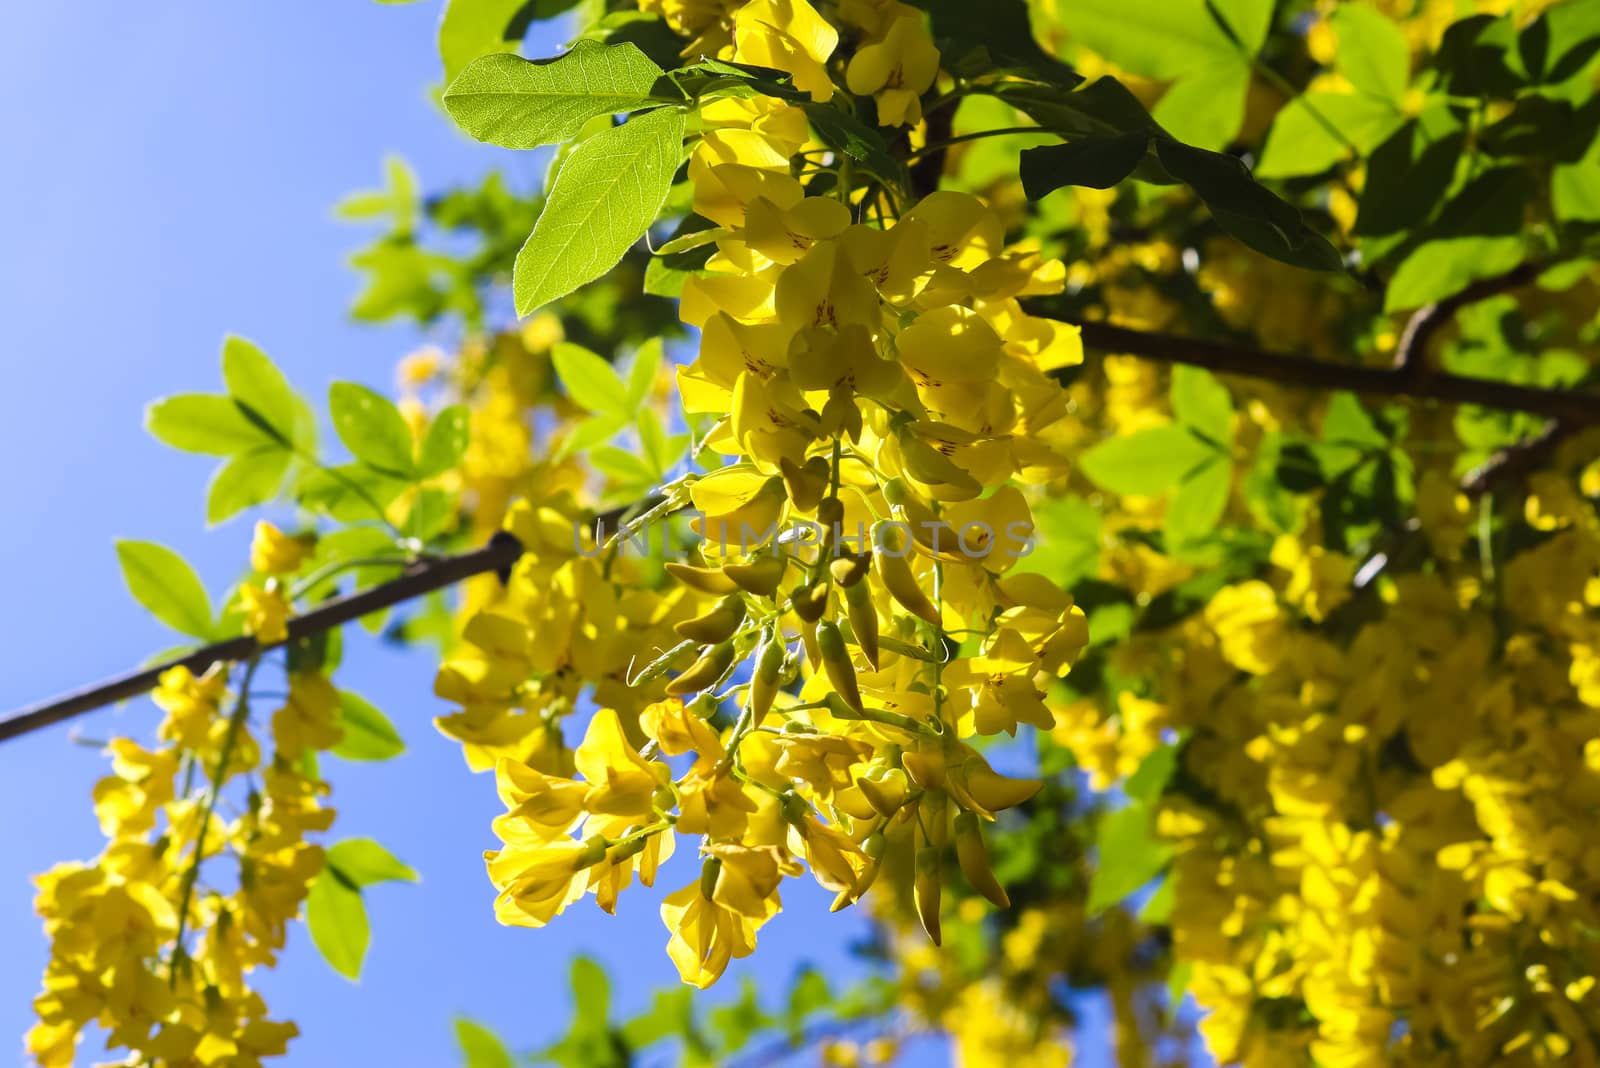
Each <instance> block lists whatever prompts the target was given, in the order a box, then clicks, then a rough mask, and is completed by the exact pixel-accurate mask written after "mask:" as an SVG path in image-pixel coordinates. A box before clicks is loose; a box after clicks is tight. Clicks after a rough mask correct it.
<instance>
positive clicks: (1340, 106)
mask: <svg viewBox="0 0 1600 1068" xmlns="http://www.w3.org/2000/svg"><path fill="white" fill-rule="evenodd" d="M1318 116H1321V117H1320V118H1318ZM1404 123H1405V115H1404V114H1403V113H1402V112H1401V111H1400V110H1399V108H1397V107H1395V106H1394V105H1393V104H1391V103H1390V102H1389V101H1387V100H1382V99H1379V98H1377V97H1372V96H1366V95H1364V94H1362V93H1330V92H1311V93H1305V94H1303V95H1301V96H1297V97H1295V98H1294V99H1293V100H1291V101H1289V105H1288V106H1287V107H1285V108H1284V109H1283V110H1282V111H1280V112H1278V115H1277V117H1276V118H1275V119H1273V120H1272V129H1271V130H1269V131H1268V132H1267V143H1266V146H1265V147H1264V148H1262V150H1261V162H1260V163H1259V164H1257V165H1256V176H1257V177H1259V178H1292V177H1295V176H1297V175H1302V174H1320V173H1322V172H1323V171H1325V170H1327V169H1328V168H1329V167H1332V166H1333V165H1334V164H1336V163H1338V162H1339V161H1341V160H1343V159H1346V158H1348V157H1349V156H1350V155H1351V154H1352V151H1351V146H1354V149H1355V151H1356V152H1359V153H1366V152H1370V151H1371V150H1372V149H1374V148H1376V147H1377V146H1378V145H1380V144H1382V143H1383V141H1384V139H1385V138H1387V137H1388V136H1389V135H1390V134H1392V133H1394V132H1395V131H1396V130H1397V129H1399V128H1400V127H1401V125H1403V124H1404ZM1330 125H1331V126H1332V127H1333V129H1334V130H1336V131H1338V135H1339V136H1335V134H1334V133H1333V132H1330V131H1329V129H1328V126H1330ZM1347 142H1348V143H1347Z"/></svg>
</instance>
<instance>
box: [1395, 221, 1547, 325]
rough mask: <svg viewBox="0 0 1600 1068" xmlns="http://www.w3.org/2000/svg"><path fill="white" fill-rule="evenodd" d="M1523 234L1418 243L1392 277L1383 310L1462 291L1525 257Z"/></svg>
mask: <svg viewBox="0 0 1600 1068" xmlns="http://www.w3.org/2000/svg"><path fill="white" fill-rule="evenodd" d="M1523 256H1524V252H1523V239H1522V238H1520V237H1511V236H1506V237H1447V238H1441V239H1439V240H1437V241H1428V242H1425V243H1423V244H1422V245H1419V246H1418V247H1417V248H1416V249H1415V250H1414V251H1413V252H1412V253H1411V255H1409V256H1407V257H1406V258H1405V260H1404V261H1403V262H1402V263H1401V264H1400V266H1399V268H1397V269H1396V270H1395V272H1394V277H1393V278H1391V279H1390V280H1389V288H1388V290H1387V292H1386V293H1385V294H1384V303H1383V310H1384V311H1390V312H1393V311H1406V310H1408V309H1410V308H1420V307H1421V306H1422V305H1424V304H1431V303H1432V302H1434V301H1436V300H1440V299H1442V298H1444V297H1448V296H1450V295H1451V294H1454V293H1459V292H1461V291H1462V290H1463V289H1465V288H1467V286H1469V285H1471V284H1472V283H1473V282H1476V281H1478V280H1479V279H1480V278H1490V277H1493V276H1494V275H1497V274H1504V273H1505V272H1506V271H1509V270H1511V269H1512V268H1513V267H1515V266H1516V265H1517V264H1519V263H1521V262H1522V260H1523Z"/></svg>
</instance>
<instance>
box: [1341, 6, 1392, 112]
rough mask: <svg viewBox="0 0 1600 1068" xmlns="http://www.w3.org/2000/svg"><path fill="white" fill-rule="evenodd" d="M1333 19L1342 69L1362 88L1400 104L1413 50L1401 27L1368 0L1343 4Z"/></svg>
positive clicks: (1356, 85) (1343, 72) (1351, 80)
mask: <svg viewBox="0 0 1600 1068" xmlns="http://www.w3.org/2000/svg"><path fill="white" fill-rule="evenodd" d="M1332 21H1333V31H1334V33H1335V34H1336V35H1337V37H1338V40H1339V52H1338V57H1339V58H1338V64H1339V73H1341V74H1343V75H1344V76H1345V77H1346V78H1347V79H1349V81H1350V84H1351V85H1353V86H1355V87H1356V89H1358V90H1359V91H1361V92H1363V93H1367V94H1368V95H1370V96H1375V97H1379V98H1380V99H1384V100H1388V101H1391V102H1393V103H1394V104H1396V105H1398V104H1399V103H1400V101H1401V100H1403V99H1404V98H1405V95H1406V84H1407V83H1408V82H1409V81H1410V79H1411V50H1410V48H1409V47H1408V46H1407V45H1406V39H1405V35H1404V34H1402V33H1401V32H1400V27H1399V26H1398V25H1396V24H1395V23H1394V21H1393V20H1391V19H1389V18H1388V17H1386V16H1385V15H1383V14H1381V13H1379V11H1378V9H1377V8H1375V7H1369V6H1367V5H1366V4H1340V5H1339V6H1338V7H1337V8H1336V9H1335V10H1334V12H1333V20H1332Z"/></svg>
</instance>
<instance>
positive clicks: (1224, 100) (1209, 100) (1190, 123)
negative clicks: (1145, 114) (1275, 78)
mask: <svg viewBox="0 0 1600 1068" xmlns="http://www.w3.org/2000/svg"><path fill="white" fill-rule="evenodd" d="M1249 92H1250V67H1249V65H1248V64H1246V63H1243V62H1236V63H1227V64H1223V65H1221V66H1216V67H1208V68H1206V69H1204V70H1200V71H1196V72H1195V73H1193V74H1191V75H1189V76H1188V77H1186V78H1180V79H1178V80H1177V81H1176V82H1173V83H1172V88H1170V89H1168V90H1167V91H1166V92H1165V93H1163V94H1161V100H1160V101H1159V102H1158V103H1157V104H1156V106H1155V111H1154V112H1153V114H1154V116H1155V120H1156V121H1157V122H1159V123H1160V124H1161V125H1162V127H1164V128H1165V129H1166V131H1167V132H1168V133H1170V134H1171V135H1172V136H1173V137H1176V138H1177V139H1178V140H1180V141H1184V142H1186V143H1188V144H1191V145H1195V146H1197V147H1199V148H1209V149H1213V150H1217V149H1222V148H1225V147H1226V146H1227V144H1228V143H1229V142H1230V141H1232V140H1233V137H1234V135H1235V134H1237V133H1238V132H1239V123H1240V121H1241V120H1242V119H1243V118H1244V109H1245V102H1246V100H1247V99H1248V96H1249Z"/></svg>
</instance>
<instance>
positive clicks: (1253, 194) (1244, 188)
mask: <svg viewBox="0 0 1600 1068" xmlns="http://www.w3.org/2000/svg"><path fill="white" fill-rule="evenodd" d="M1156 157H1157V158H1158V159H1159V160H1160V161H1161V165H1162V166H1163V167H1165V168H1166V169H1167V171H1168V172H1169V173H1171V175H1172V176H1173V177H1174V178H1176V179H1178V180H1179V181H1180V182H1183V183H1184V184H1185V185H1187V186H1189V188H1191V189H1193V190H1194V192H1195V195H1196V196H1198V197H1199V198H1200V199H1201V200H1203V201H1205V204H1206V207H1207V208H1209V209H1210V211H1211V216H1212V218H1214V219H1216V221H1217V225H1218V226H1220V227H1221V228H1222V229H1223V231H1224V232H1226V233H1228V234H1231V235H1233V236H1234V237H1236V238H1238V239H1239V240H1240V241H1243V242H1244V243H1245V244H1246V245H1249V246H1250V247H1251V248H1253V249H1255V250H1256V251H1257V252H1260V253H1262V254H1263V255H1267V256H1271V257H1272V258H1273V259H1275V260H1281V261H1282V262H1284V263H1288V264H1293V265H1294V266H1296V267H1304V268H1306V269H1308V270H1314V271H1332V270H1337V269H1338V268H1339V267H1340V266H1341V262H1342V261H1341V260H1340V259H1339V253H1338V252H1337V251H1335V250H1334V247H1333V246H1332V245H1330V244H1328V242H1327V241H1326V240H1325V239H1324V238H1323V237H1322V235H1320V234H1318V233H1317V232H1316V231H1315V230H1312V229H1311V228H1310V227H1309V226H1307V225H1306V224H1305V220H1304V219H1302V218H1301V217H1300V212H1299V211H1297V210H1295V208H1294V206H1293V205H1291V204H1289V203H1287V202H1286V201H1284V200H1282V199H1280V198H1279V197H1277V196H1275V195H1274V194H1273V193H1271V192H1270V191H1268V190H1267V189H1266V188H1265V187H1264V186H1262V185H1260V184H1259V183H1258V182H1256V180H1255V179H1254V178H1253V177H1252V176H1251V174H1250V170H1249V168H1247V167H1246V166H1245V165H1244V164H1243V163H1241V162H1240V161H1239V160H1237V159H1235V158H1234V157H1232V156H1227V155H1224V154H1222V153H1220V152H1208V151H1206V150H1205V149H1202V148H1194V147H1191V146H1189V145H1182V144H1178V143H1177V142H1176V141H1164V140H1158V141H1156Z"/></svg>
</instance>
